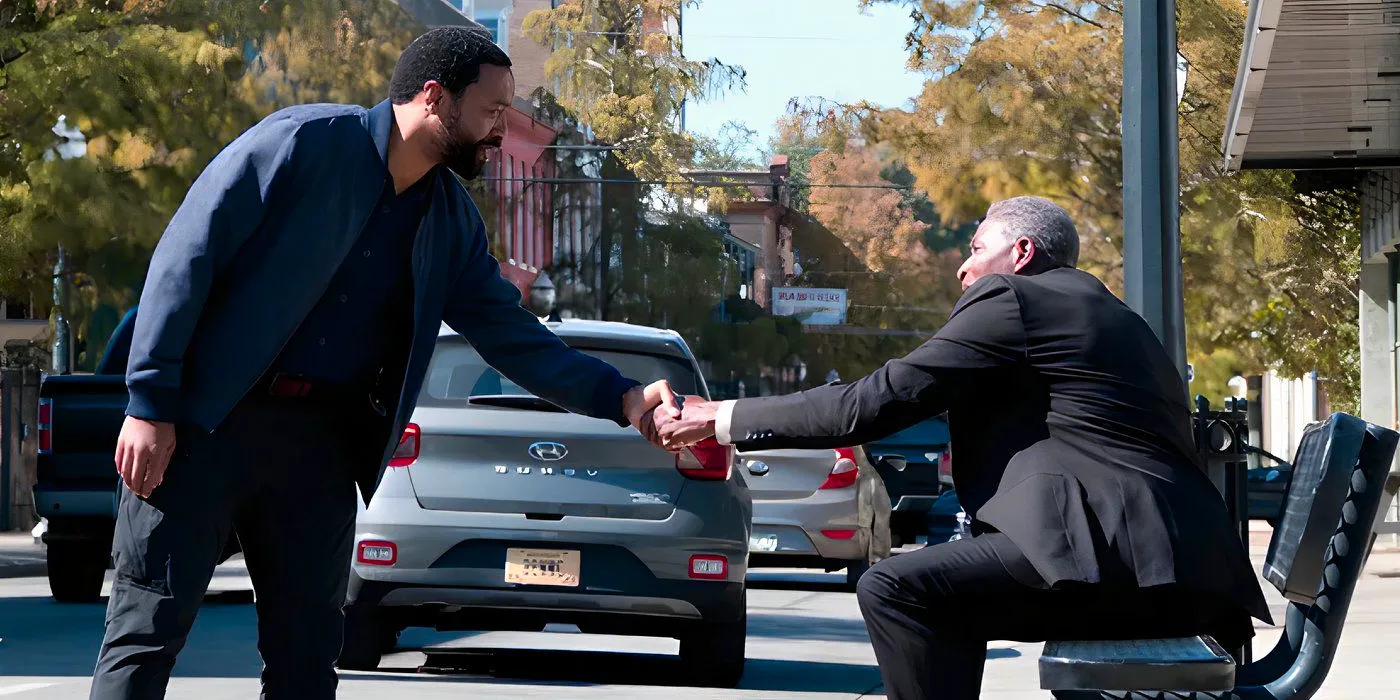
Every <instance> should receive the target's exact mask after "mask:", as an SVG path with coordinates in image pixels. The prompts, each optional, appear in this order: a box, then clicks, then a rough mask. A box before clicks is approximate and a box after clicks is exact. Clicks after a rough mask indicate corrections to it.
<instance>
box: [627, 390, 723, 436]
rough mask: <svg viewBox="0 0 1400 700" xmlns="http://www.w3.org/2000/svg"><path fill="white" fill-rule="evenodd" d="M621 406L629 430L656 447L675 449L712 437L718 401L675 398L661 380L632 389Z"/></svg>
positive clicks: (673, 393)
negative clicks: (635, 431)
mask: <svg viewBox="0 0 1400 700" xmlns="http://www.w3.org/2000/svg"><path fill="white" fill-rule="evenodd" d="M622 403H623V412H624V413H626V414H627V420H628V422H630V423H631V424H632V427H633V428H636V429H637V432H639V433H641V434H642V435H644V436H645V437H646V438H647V440H650V441H651V443H652V444H654V445H656V446H658V447H662V448H665V449H667V450H672V451H674V450H679V449H681V448H684V447H689V446H691V445H694V444H695V443H697V442H700V441H702V440H705V439H708V438H712V437H714V435H715V414H716V412H717V411H718V409H719V402H718V401H706V400H705V399H703V398H701V397H699V396H685V397H683V398H678V397H677V396H676V393H675V391H673V390H672V389H671V385H670V383H669V382H667V381H666V380H664V379H663V380H660V381H657V382H653V383H651V384H648V385H647V386H646V387H634V388H633V389H632V390H630V391H628V392H627V394H626V395H624V397H623V401H622Z"/></svg>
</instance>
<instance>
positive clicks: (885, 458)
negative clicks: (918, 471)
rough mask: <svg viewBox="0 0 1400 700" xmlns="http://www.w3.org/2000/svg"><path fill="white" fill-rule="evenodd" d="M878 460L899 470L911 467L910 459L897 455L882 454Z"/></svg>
mask: <svg viewBox="0 0 1400 700" xmlns="http://www.w3.org/2000/svg"><path fill="white" fill-rule="evenodd" d="M876 461H877V462H881V463H883V464H884V466H886V467H888V468H890V469H893V470H895V471H897V472H902V471H904V470H905V469H907V468H909V460H907V459H905V458H903V457H899V456H896V455H880V457H879V459H877V460H876Z"/></svg>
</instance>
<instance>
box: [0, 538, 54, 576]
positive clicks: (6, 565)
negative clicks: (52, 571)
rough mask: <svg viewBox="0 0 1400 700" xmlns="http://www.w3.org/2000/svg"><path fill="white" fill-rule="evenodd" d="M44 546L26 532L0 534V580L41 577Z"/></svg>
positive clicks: (44, 569)
mask: <svg viewBox="0 0 1400 700" xmlns="http://www.w3.org/2000/svg"><path fill="white" fill-rule="evenodd" d="M46 573H47V569H46V568H45V565H44V546H43V545H41V544H39V543H37V542H35V541H34V535H32V534H30V533H28V532H0V578H19V577H21V576H43V575H45V574H46Z"/></svg>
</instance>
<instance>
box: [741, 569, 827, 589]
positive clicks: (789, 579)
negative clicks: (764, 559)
mask: <svg viewBox="0 0 1400 700" xmlns="http://www.w3.org/2000/svg"><path fill="white" fill-rule="evenodd" d="M744 582H745V583H746V584H748V587H749V588H750V589H752V590H760V591H812V592H815V593H851V590H850V589H848V588H847V587H846V574H844V573H830V574H828V573H824V572H821V571H810V572H806V571H804V572H800V573H795V572H787V571H784V572H781V573H779V572H771V571H764V570H762V569H758V570H750V571H749V574H748V576H746V577H745V578H744ZM852 595H854V593H852Z"/></svg>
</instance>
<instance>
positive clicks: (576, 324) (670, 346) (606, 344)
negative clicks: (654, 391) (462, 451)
mask: <svg viewBox="0 0 1400 700" xmlns="http://www.w3.org/2000/svg"><path fill="white" fill-rule="evenodd" d="M543 325H544V326H545V327H546V328H548V329H549V330H551V331H553V332H554V334H555V335H557V336H559V337H560V338H563V339H565V340H566V341H584V342H583V343H582V344H584V345H589V346H599V347H603V348H609V349H619V350H645V351H649V352H663V353H666V354H669V355H675V356H678V357H686V358H689V357H690V352H689V348H687V347H686V344H685V341H684V340H682V339H681V334H680V333H677V332H676V331H673V330H670V329H666V328H656V327H653V326H642V325H637V324H634V323H622V322H619V321H593V320H588V319H575V318H570V319H564V320H562V321H548V322H543ZM458 335H459V334H458V333H457V331H455V330H453V329H452V327H451V326H448V325H447V324H446V323H444V324H442V326H441V327H440V328H439V330H438V337H439V338H445V337H456V336H458ZM571 344H573V343H571Z"/></svg>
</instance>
